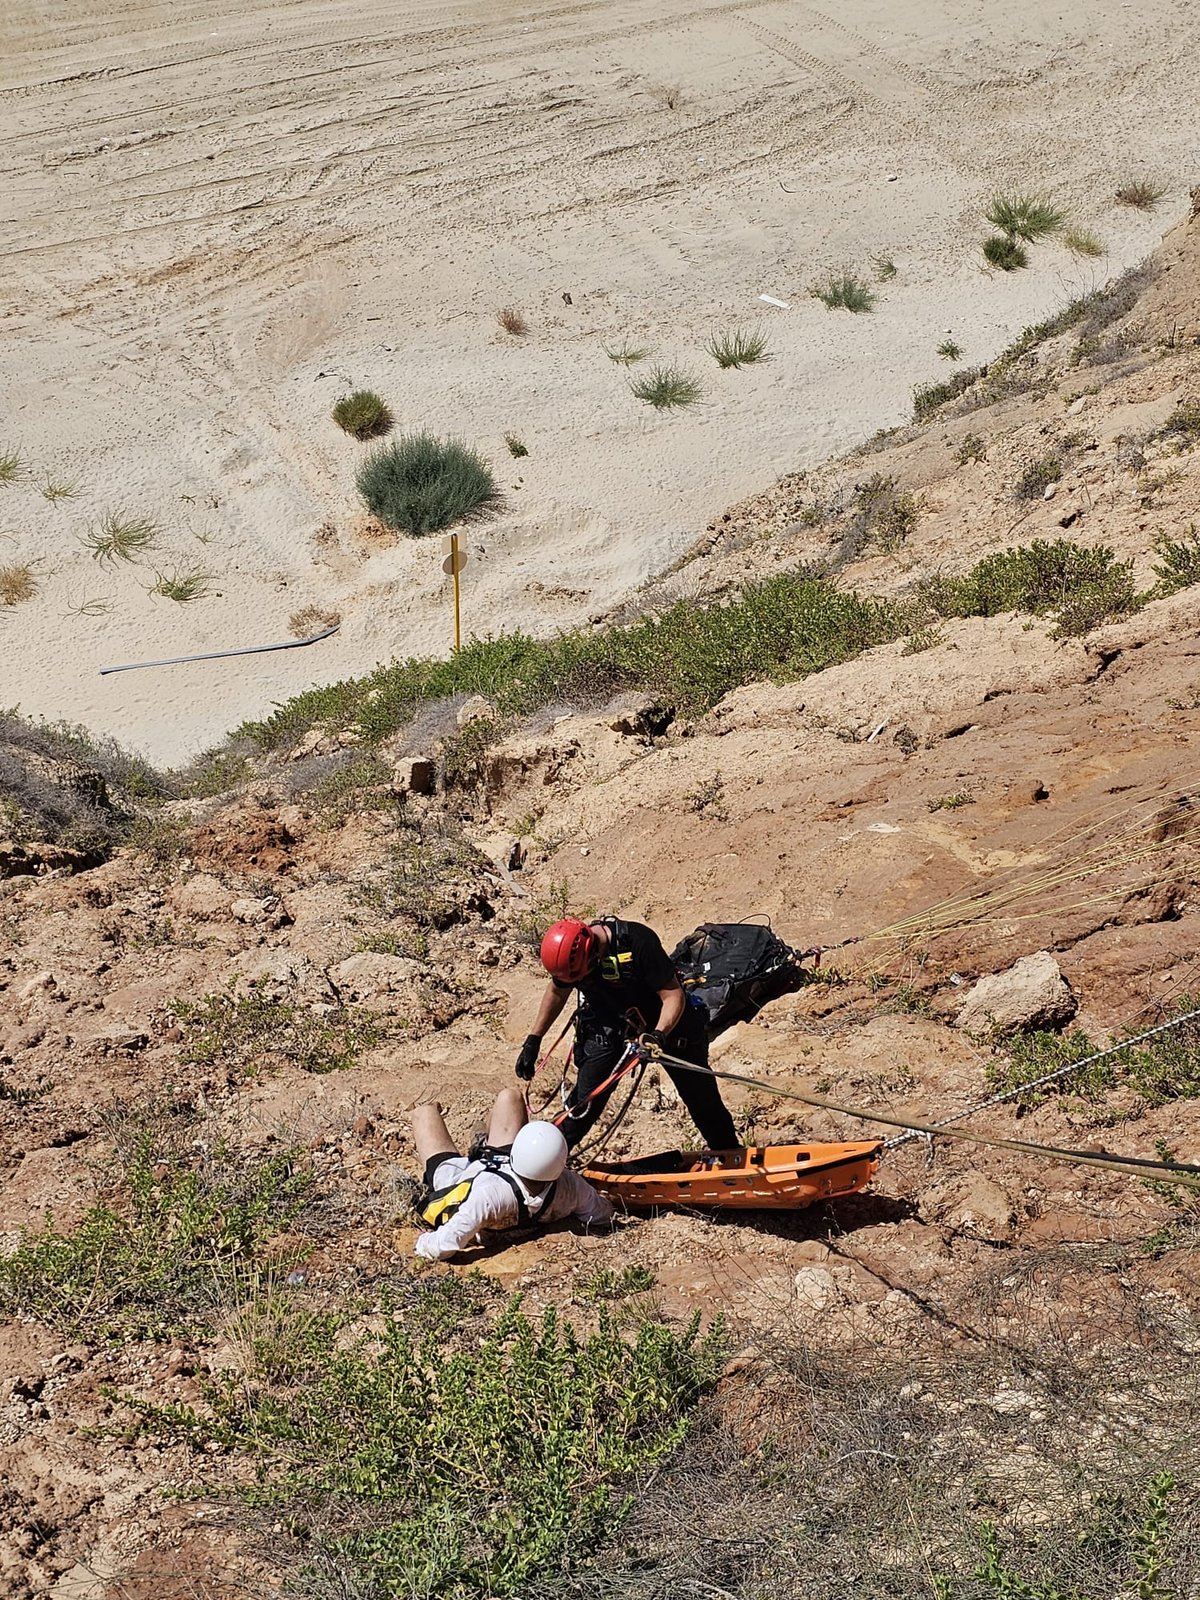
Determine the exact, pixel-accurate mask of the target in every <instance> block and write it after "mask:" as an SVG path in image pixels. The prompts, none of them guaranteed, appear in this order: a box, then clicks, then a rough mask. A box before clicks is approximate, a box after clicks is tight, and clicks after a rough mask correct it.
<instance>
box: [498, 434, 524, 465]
mask: <svg viewBox="0 0 1200 1600" xmlns="http://www.w3.org/2000/svg"><path fill="white" fill-rule="evenodd" d="M504 442H505V444H506V445H507V446H508V453H509V455H510V456H512V457H514V458H515V459H519V458H520V457H521V456H527V455H528V454H529V449H528V447H527V446H526V445H525V444H524V442H523V441H522V440H521V439H519V438H518V437H517V435H516V434H515V433H506V434H505V435H504Z"/></svg>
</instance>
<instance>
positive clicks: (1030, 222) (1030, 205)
mask: <svg viewBox="0 0 1200 1600" xmlns="http://www.w3.org/2000/svg"><path fill="white" fill-rule="evenodd" d="M984 215H985V217H986V218H987V220H988V221H989V222H990V223H991V225H992V227H993V228H998V229H999V230H1000V232H1001V233H1003V234H1007V236H1008V237H1009V238H1010V239H1025V240H1028V241H1029V242H1030V243H1032V242H1033V241H1034V240H1035V239H1042V238H1044V237H1045V236H1046V234H1048V233H1057V232H1058V230H1059V229H1060V228H1061V227H1062V225H1063V223H1064V222H1065V221H1066V220H1067V219H1066V217H1065V216H1064V214H1063V213H1062V212H1061V211H1060V210H1059V208H1058V207H1057V206H1056V205H1054V204H1052V202H1051V201H1049V200H1047V199H1045V198H1044V197H1043V196H1041V195H1036V194H998V195H997V196H996V197H995V199H994V200H993V201H992V203H991V205H990V206H989V207H988V208H987V210H986V211H985V212H984ZM1021 265H1022V266H1024V262H1022V263H1021Z"/></svg>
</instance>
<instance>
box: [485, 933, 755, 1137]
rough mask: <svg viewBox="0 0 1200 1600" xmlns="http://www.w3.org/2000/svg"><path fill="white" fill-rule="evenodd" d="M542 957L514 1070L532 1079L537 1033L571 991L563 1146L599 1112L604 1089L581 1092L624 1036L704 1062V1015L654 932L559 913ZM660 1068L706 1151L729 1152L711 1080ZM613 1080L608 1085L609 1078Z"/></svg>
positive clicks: (729, 1125)
mask: <svg viewBox="0 0 1200 1600" xmlns="http://www.w3.org/2000/svg"><path fill="white" fill-rule="evenodd" d="M541 956H542V965H543V966H544V967H545V968H546V971H547V972H548V973H549V974H550V983H549V984H548V986H547V988H546V992H545V994H544V995H543V997H542V1003H541V1005H540V1006H539V1007H538V1013H537V1016H536V1018H535V1019H534V1024H533V1032H532V1033H530V1034H529V1036H528V1038H527V1039H526V1040H525V1043H524V1044H523V1045H522V1047H521V1054H520V1055H519V1056H518V1057H517V1076H518V1077H519V1078H524V1079H526V1080H528V1079H530V1078H532V1077H533V1074H534V1070H535V1068H536V1067H537V1062H538V1054H539V1052H540V1050H541V1044H542V1039H543V1037H544V1036H545V1034H546V1033H547V1032H548V1031H549V1029H550V1027H551V1025H552V1024H553V1022H554V1019H555V1018H556V1017H557V1016H558V1014H559V1013H560V1012H561V1011H562V1009H563V1007H564V1006H565V1005H566V1003H567V1001H568V1000H569V999H570V998H571V991H572V990H573V989H575V990H578V992H579V1013H578V1015H577V1017H576V1020H575V1046H574V1061H575V1086H574V1088H573V1089H572V1090H571V1092H570V1094H569V1095H568V1097H567V1106H568V1109H569V1110H570V1112H571V1116H570V1117H569V1118H568V1120H567V1121H566V1122H565V1123H564V1124H563V1133H564V1134H565V1135H566V1139H567V1143H568V1144H569V1145H575V1144H578V1143H579V1141H580V1140H581V1139H582V1138H583V1136H584V1134H585V1133H587V1131H588V1129H589V1128H590V1127H591V1126H592V1124H593V1123H594V1122H595V1120H596V1118H597V1117H598V1116H599V1115H600V1113H601V1112H602V1111H603V1109H604V1106H605V1104H606V1102H607V1100H608V1098H609V1095H611V1093H612V1089H611V1088H610V1089H608V1090H606V1091H605V1092H604V1093H603V1094H599V1095H597V1096H596V1098H595V1099H594V1100H589V1098H588V1096H589V1095H590V1094H591V1093H592V1091H593V1090H594V1089H595V1088H596V1087H597V1085H598V1084H601V1083H603V1082H604V1080H605V1078H607V1077H608V1075H609V1074H610V1073H611V1072H612V1070H613V1068H614V1067H615V1066H616V1064H617V1062H618V1060H619V1059H620V1057H621V1055H622V1053H623V1052H624V1050H625V1047H626V1045H627V1044H628V1042H629V1041H630V1040H631V1039H642V1040H643V1041H644V1042H645V1043H647V1044H653V1045H657V1046H658V1047H659V1048H660V1049H662V1050H664V1051H666V1052H667V1053H668V1054H669V1055H673V1056H679V1057H680V1059H681V1060H684V1061H692V1062H694V1063H695V1064H696V1066H698V1067H707V1065H708V1033H707V1031H706V1029H705V1023H704V1013H703V1012H702V1011H699V1010H697V1008H696V1007H695V1006H692V1005H689V1004H688V999H687V996H686V994H685V993H684V991H683V988H682V987H681V985H680V982H679V978H678V975H677V974H676V971H675V968H674V967H673V966H672V964H671V958H670V957H669V956H668V955H667V952H666V951H665V950H664V949H663V947H662V942H661V941H660V939H659V937H658V935H657V934H656V933H655V932H654V931H653V930H652V929H651V928H647V927H646V926H645V924H644V923H641V922H622V921H620V920H619V919H618V918H617V917H600V918H598V919H597V920H596V921H595V922H581V921H580V920H579V919H578V918H576V917H564V918H563V920H562V921H561V922H556V923H555V924H554V926H553V927H552V928H550V929H549V930H548V931H547V933H546V936H545V938H544V939H543V940H542V948H541ZM663 1066H664V1068H665V1069H666V1072H667V1075H668V1076H669V1077H670V1079H671V1082H672V1083H673V1084H674V1085H675V1087H676V1089H678V1091H679V1097H680V1099H681V1100H682V1101H683V1103H684V1105H685V1106H686V1107H687V1109H688V1112H689V1113H690V1115H691V1118H692V1121H693V1122H694V1123H695V1124H696V1127H697V1128H698V1129H699V1131H700V1136H701V1138H702V1139H703V1140H704V1142H705V1144H706V1145H707V1147H708V1148H709V1149H710V1150H733V1149H736V1148H737V1147H738V1146H739V1145H740V1143H741V1141H740V1140H739V1138H738V1136H737V1130H736V1128H735V1127H734V1125H733V1118H732V1117H731V1116H730V1114H729V1110H728V1108H727V1106H726V1105H725V1102H724V1101H723V1100H722V1099H721V1092H720V1090H719V1089H718V1087H717V1081H716V1079H715V1078H711V1077H708V1076H707V1075H706V1074H704V1073H701V1072H686V1071H684V1070H683V1069H681V1068H679V1067H672V1066H671V1064H670V1062H667V1061H664V1062H663ZM614 1087H615V1086H614Z"/></svg>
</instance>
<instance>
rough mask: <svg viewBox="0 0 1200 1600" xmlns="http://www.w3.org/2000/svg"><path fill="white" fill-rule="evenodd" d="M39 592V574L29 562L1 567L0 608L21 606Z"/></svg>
mask: <svg viewBox="0 0 1200 1600" xmlns="http://www.w3.org/2000/svg"><path fill="white" fill-rule="evenodd" d="M37 592H38V581H37V574H36V573H35V571H34V569H33V567H32V566H31V565H30V564H29V562H27V561H25V562H21V563H19V564H18V563H16V562H13V563H10V564H9V565H8V566H4V567H0V606H19V605H20V604H21V602H22V600H32V599H33V597H34V595H35V594H36V593H37Z"/></svg>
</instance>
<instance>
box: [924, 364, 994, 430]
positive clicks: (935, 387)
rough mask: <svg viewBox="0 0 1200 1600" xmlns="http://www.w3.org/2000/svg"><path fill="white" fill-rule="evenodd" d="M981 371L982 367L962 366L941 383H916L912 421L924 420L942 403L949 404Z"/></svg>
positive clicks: (941, 405) (939, 408)
mask: <svg viewBox="0 0 1200 1600" xmlns="http://www.w3.org/2000/svg"><path fill="white" fill-rule="evenodd" d="M983 371H984V369H983V368H982V367H964V368H963V370H962V371H961V372H955V373H952V374H951V376H950V377H948V378H945V379H943V381H942V382H941V383H918V384H917V385H916V387H915V388H914V389H913V419H914V421H916V422H924V421H925V419H926V418H927V417H932V416H933V415H934V413H935V412H937V411H940V410H941V408H942V407H943V406H944V405H949V403H950V401H951V400H957V399H958V397H959V395H960V394H962V393H963V392H964V391H965V390H967V389H969V388H970V387H971V385H972V384H973V383H975V382H976V381H977V380H978V379H979V378H980V377H981V376H982V375H983Z"/></svg>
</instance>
